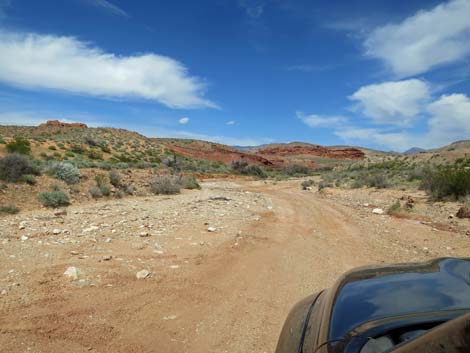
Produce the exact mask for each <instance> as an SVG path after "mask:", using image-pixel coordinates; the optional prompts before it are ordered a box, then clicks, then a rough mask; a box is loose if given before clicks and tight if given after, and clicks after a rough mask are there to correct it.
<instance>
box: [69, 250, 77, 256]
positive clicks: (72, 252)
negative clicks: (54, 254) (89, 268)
mask: <svg viewBox="0 0 470 353" xmlns="http://www.w3.org/2000/svg"><path fill="white" fill-rule="evenodd" d="M70 255H78V251H75V250H72V251H71V252H70Z"/></svg>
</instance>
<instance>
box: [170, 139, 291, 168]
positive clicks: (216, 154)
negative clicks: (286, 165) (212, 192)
mask: <svg viewBox="0 0 470 353" xmlns="http://www.w3.org/2000/svg"><path fill="white" fill-rule="evenodd" d="M206 144H209V145H210V146H209V147H210V148H207V146H202V145H200V144H198V143H196V142H193V143H191V144H188V145H186V146H175V145H172V144H165V147H167V148H168V149H169V150H171V151H173V152H175V153H178V154H180V155H183V156H186V157H192V158H196V159H202V160H210V161H215V162H222V163H230V162H233V161H235V160H238V159H243V160H246V161H247V162H248V163H250V164H257V165H263V166H265V167H272V168H275V167H278V166H279V165H281V164H283V162H284V161H283V160H282V159H276V160H270V159H267V158H264V157H261V156H258V155H255V154H249V153H243V152H240V151H238V150H236V149H235V148H231V147H228V146H224V145H219V144H216V143H210V142H208V143H206Z"/></svg>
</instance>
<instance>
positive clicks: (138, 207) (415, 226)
mask: <svg viewBox="0 0 470 353" xmlns="http://www.w3.org/2000/svg"><path fill="white" fill-rule="evenodd" d="M373 197H374V195H371V194H367V197H364V199H361V200H360V201H357V199H353V198H352V196H351V195H349V196H347V197H342V198H341V197H340V196H339V195H337V194H334V193H328V192H325V193H319V192H317V191H314V190H312V191H302V190H300V188H299V182H298V181H290V182H282V183H278V184H273V183H269V182H268V183H265V182H254V181H210V182H206V183H203V189H202V190H201V191H186V192H184V193H183V194H182V195H176V196H168V197H163V196H153V197H132V198H126V199H122V200H117V201H116V200H114V201H99V202H90V203H85V204H81V205H77V206H71V207H69V208H68V209H67V214H66V215H60V214H58V215H54V212H53V211H51V210H36V211H34V210H32V211H28V212H24V213H21V214H19V215H15V216H8V217H4V218H2V219H0V292H1V294H0V351H1V352H12V353H13V352H44V353H45V352H51V353H52V352H54V353H57V352H103V353H105V352H109V353H111V352H113V353H114V352H136V353H137V352H168V353H171V352H175V353H176V352H178V353H180V352H195V353H196V352H198V353H199V352H200V353H207V352H214V353H215V352H220V353H222V352H230V353H232V352H234V353H235V352H239V353H251V352H253V353H256V352H273V350H274V348H275V346H276V342H277V337H278V335H279V332H280V330H281V327H282V324H283V322H284V319H285V317H286V315H287V313H288V311H289V309H290V308H291V306H292V305H293V304H294V303H295V302H297V301H298V300H300V299H302V298H303V297H305V296H307V295H310V294H312V293H314V292H316V291H318V290H321V289H322V288H325V287H328V286H330V285H331V284H332V283H333V282H334V281H335V279H336V278H337V277H338V276H339V275H340V274H342V273H343V272H345V271H347V270H350V269H352V268H354V267H356V266H361V265H368V264H379V263H384V262H387V263H388V262H405V261H420V260H426V259H431V258H434V257H439V256H470V238H469V237H468V235H466V234H465V232H456V231H447V230H443V229H437V228H435V227H433V226H432V225H431V224H429V223H427V222H424V224H423V222H420V221H419V220H413V219H406V218H396V217H390V216H387V215H376V214H373V213H372V212H371V208H370V207H369V203H370V204H373V203H374V202H379V203H380V200H378V201H377V200H374V199H373ZM365 201H367V202H365ZM467 223H468V222H467ZM441 228H442V227H441ZM69 267H75V268H76V269H77V271H78V273H75V274H76V275H77V278H75V279H74V278H69V277H67V276H66V275H64V272H65V271H66V270H67V269H68V268H69ZM141 270H147V271H148V272H149V273H150V274H149V276H147V277H146V278H144V279H137V277H136V273H137V272H139V271H141Z"/></svg>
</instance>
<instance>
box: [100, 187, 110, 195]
mask: <svg viewBox="0 0 470 353" xmlns="http://www.w3.org/2000/svg"><path fill="white" fill-rule="evenodd" d="M99 188H100V191H101V194H102V195H103V196H109V195H111V189H110V188H109V186H108V185H101V186H100V187H99Z"/></svg>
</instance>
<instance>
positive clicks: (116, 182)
mask: <svg viewBox="0 0 470 353" xmlns="http://www.w3.org/2000/svg"><path fill="white" fill-rule="evenodd" d="M108 177H109V182H110V183H111V185H112V186H114V187H116V188H117V187H119V186H120V185H121V174H119V172H117V171H115V170H110V171H109V173H108Z"/></svg>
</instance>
